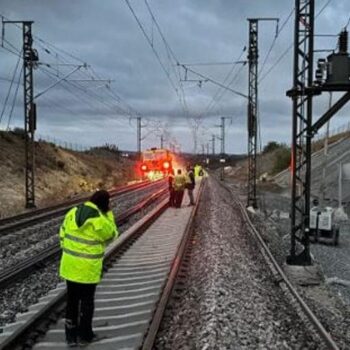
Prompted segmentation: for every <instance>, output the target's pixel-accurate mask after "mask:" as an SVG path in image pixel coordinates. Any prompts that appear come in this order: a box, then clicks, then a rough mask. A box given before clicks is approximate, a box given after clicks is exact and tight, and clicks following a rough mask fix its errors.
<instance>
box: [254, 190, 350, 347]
mask: <svg viewBox="0 0 350 350" xmlns="http://www.w3.org/2000/svg"><path fill="white" fill-rule="evenodd" d="M259 197H260V198H263V199H264V201H263V203H262V205H261V206H260V207H261V210H262V211H261V212H259V211H258V212H257V213H256V214H254V215H252V219H253V221H254V225H255V227H257V228H258V230H259V232H260V233H261V235H262V237H263V238H264V240H265V242H266V243H267V244H268V246H269V248H270V250H271V251H272V253H273V255H274V256H275V258H276V260H277V261H278V262H279V264H280V265H281V266H282V264H283V263H284V262H285V260H286V256H287V255H288V254H289V249H290V236H289V232H290V220H289V218H288V206H289V205H290V199H289V198H287V197H285V196H281V195H279V194H277V193H264V194H260V196H259ZM340 227H341V232H340V240H339V246H337V247H334V246H332V245H326V244H311V253H312V254H313V256H314V258H315V263H316V264H317V265H319V267H320V268H321V269H322V271H323V273H324V277H325V281H324V282H323V283H321V284H320V285H317V286H312V285H311V286H296V287H297V289H298V291H299V293H300V294H301V296H302V297H303V299H304V300H305V301H306V303H307V304H308V306H309V307H310V308H311V310H312V311H313V312H314V313H315V315H316V316H317V317H318V319H319V320H320V321H321V323H322V324H323V326H324V327H325V329H326V330H327V332H328V333H330V334H331V335H332V338H333V339H334V341H335V342H336V343H337V345H338V347H339V348H340V349H350V286H349V285H346V284H345V285H342V284H340V283H344V282H345V283H346V282H347V281H348V280H350V234H349V232H350V228H349V226H348V223H346V222H345V223H342V224H341V226H340ZM332 280H333V281H334V282H333V283H330V281H331V282H332Z"/></svg>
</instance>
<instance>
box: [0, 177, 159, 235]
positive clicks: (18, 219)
mask: <svg viewBox="0 0 350 350" xmlns="http://www.w3.org/2000/svg"><path fill="white" fill-rule="evenodd" d="M162 182H164V180H158V181H155V182H149V181H143V182H139V183H135V184H132V185H127V186H122V187H119V188H116V189H112V190H110V191H109V193H110V196H111V199H113V198H115V197H117V196H120V195H125V194H130V193H131V192H133V191H137V190H140V189H146V188H148V187H153V186H157V185H158V184H159V183H162ZM89 197H90V196H85V197H80V198H75V199H70V200H68V201H64V202H62V203H59V204H57V205H54V206H50V207H46V208H41V209H35V210H32V211H29V212H26V213H22V214H19V215H16V216H11V217H8V218H4V219H0V235H5V234H8V233H11V232H13V231H16V230H20V229H22V228H25V227H27V226H30V225H32V224H34V223H35V224H36V223H38V222H42V221H47V220H50V219H52V218H54V217H59V216H62V215H64V214H65V213H66V211H67V210H68V209H69V208H70V207H72V206H73V205H76V204H79V203H82V202H84V201H86V200H88V199H89Z"/></svg>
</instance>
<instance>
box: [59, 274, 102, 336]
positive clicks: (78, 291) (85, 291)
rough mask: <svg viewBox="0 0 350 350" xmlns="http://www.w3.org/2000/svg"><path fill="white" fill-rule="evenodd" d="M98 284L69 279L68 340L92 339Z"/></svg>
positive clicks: (66, 326)
mask: <svg viewBox="0 0 350 350" xmlns="http://www.w3.org/2000/svg"><path fill="white" fill-rule="evenodd" d="M95 290H96V284H84V283H77V282H71V281H67V307H66V325H65V330H66V340H67V341H77V336H79V337H80V339H82V340H86V341H91V340H92V338H93V335H94V333H93V331H92V317H93V315H94V298H95Z"/></svg>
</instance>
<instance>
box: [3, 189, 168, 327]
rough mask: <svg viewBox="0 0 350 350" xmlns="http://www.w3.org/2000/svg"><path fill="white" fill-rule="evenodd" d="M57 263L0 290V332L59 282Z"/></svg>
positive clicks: (150, 207) (125, 226)
mask: <svg viewBox="0 0 350 350" xmlns="http://www.w3.org/2000/svg"><path fill="white" fill-rule="evenodd" d="M144 195H145V193H143V196H144ZM141 198H142V197H135V198H133V200H129V201H127V200H125V201H123V203H122V205H123V208H124V209H123V210H125V209H126V208H128V206H127V205H128V204H127V203H129V207H131V206H133V205H134V204H135V203H136V202H138V201H139V200H140V199H141ZM163 199H164V197H162V198H160V199H159V200H158V201H157V202H155V203H153V204H152V205H150V206H148V207H147V208H146V209H145V210H144V211H143V212H142V213H141V212H140V213H137V214H136V215H134V216H133V217H132V218H131V219H130V220H129V221H128V222H127V223H125V224H124V225H122V226H120V227H119V233H120V234H121V233H123V232H124V231H126V230H127V229H128V228H129V227H130V226H132V225H133V224H134V223H135V222H136V221H138V220H140V219H141V218H142V216H144V215H146V214H147V213H148V212H149V211H150V210H152V209H153V208H154V207H155V206H156V205H157V204H158V203H159V202H160V201H161V200H163ZM114 205H115V206H114ZM119 208H120V206H118V203H117V202H116V201H114V202H113V210H114V211H116V212H117V213H120V210H119ZM56 236H57V230H56ZM52 239H55V237H52ZM58 265H59V262H58V261H53V262H51V263H49V264H48V265H47V266H45V267H42V268H41V269H40V270H38V271H36V272H35V273H33V274H31V275H30V276H28V277H27V278H25V279H23V280H21V281H19V282H17V283H15V284H14V285H12V286H10V287H8V288H6V289H3V290H0V332H1V327H2V326H4V325H5V324H8V323H10V322H14V321H15V319H16V314H17V313H22V312H25V311H26V310H27V309H28V307H29V306H30V305H33V304H35V303H36V302H38V299H39V298H40V297H42V296H44V295H46V294H47V293H48V292H49V291H50V290H52V289H54V288H55V287H56V286H57V284H58V283H59V282H60V278H59V277H58Z"/></svg>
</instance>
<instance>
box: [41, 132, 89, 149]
mask: <svg viewBox="0 0 350 350" xmlns="http://www.w3.org/2000/svg"><path fill="white" fill-rule="evenodd" d="M35 141H38V142H47V143H51V144H54V145H55V146H58V147H61V148H64V149H67V150H71V151H75V152H86V151H89V150H90V149H91V146H86V145H82V144H80V143H76V142H69V141H65V140H61V139H59V138H57V137H54V136H49V135H43V134H36V135H35Z"/></svg>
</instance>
